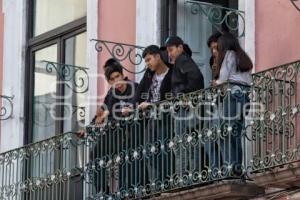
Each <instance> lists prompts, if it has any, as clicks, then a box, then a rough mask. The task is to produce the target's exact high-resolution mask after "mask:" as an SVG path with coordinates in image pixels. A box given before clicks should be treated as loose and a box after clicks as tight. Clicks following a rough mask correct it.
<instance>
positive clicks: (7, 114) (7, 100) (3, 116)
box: [0, 95, 14, 120]
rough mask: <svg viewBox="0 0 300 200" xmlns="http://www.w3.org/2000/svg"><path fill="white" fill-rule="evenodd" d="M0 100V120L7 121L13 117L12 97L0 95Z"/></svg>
mask: <svg viewBox="0 0 300 200" xmlns="http://www.w3.org/2000/svg"><path fill="white" fill-rule="evenodd" d="M0 98H1V102H2V104H1V112H0V120H7V119H9V118H11V117H12V115H13V108H14V106H13V102H12V100H13V99H14V96H11V97H10V96H5V95H0Z"/></svg>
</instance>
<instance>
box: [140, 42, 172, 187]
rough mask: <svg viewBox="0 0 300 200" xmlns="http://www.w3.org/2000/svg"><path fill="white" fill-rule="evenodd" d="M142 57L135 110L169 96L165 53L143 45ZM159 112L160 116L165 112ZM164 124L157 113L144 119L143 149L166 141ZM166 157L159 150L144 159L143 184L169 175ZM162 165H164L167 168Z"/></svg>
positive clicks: (169, 83) (162, 117) (167, 65)
mask: <svg viewBox="0 0 300 200" xmlns="http://www.w3.org/2000/svg"><path fill="white" fill-rule="evenodd" d="M142 56H143V58H144V60H145V63H146V65H147V70H146V72H145V74H144V76H143V78H142V80H141V82H140V84H139V86H138V88H137V92H136V95H135V101H134V102H135V104H136V105H137V108H138V109H141V110H145V109H148V108H149V107H151V106H158V105H157V103H158V102H160V101H164V100H166V99H168V98H170V97H171V95H170V93H171V77H172V66H171V64H170V63H168V57H167V52H166V51H161V50H160V48H159V47H158V46H156V45H150V46H148V47H147V48H145V50H144V51H143V54H142ZM161 114H162V115H164V114H165V113H161ZM167 126H169V124H168V123H167V119H166V118H165V117H164V116H160V119H158V120H156V119H155V118H154V117H153V118H150V119H149V120H147V121H146V125H145V127H143V129H144V138H145V144H143V146H144V148H146V147H147V146H149V145H155V144H156V143H158V142H159V143H160V144H161V145H165V143H166V141H167V140H168V139H170V133H168V132H167V130H169V129H168V128H167ZM162 151H163V150H162ZM163 154H165V155H166V154H167V156H165V157H163ZM170 157H171V155H170V153H167V152H161V153H160V154H157V155H152V156H149V157H148V158H146V166H145V167H146V168H147V177H148V178H147V180H146V183H147V184H150V183H155V182H157V181H161V182H163V181H164V179H165V178H167V177H169V176H170V167H169V166H170ZM163 158H164V159H163ZM163 166H168V168H166V167H163Z"/></svg>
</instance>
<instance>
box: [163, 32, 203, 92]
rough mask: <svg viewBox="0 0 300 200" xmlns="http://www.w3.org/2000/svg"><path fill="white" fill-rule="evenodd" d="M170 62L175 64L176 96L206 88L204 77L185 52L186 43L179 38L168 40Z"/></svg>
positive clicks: (173, 84) (173, 83) (174, 85)
mask: <svg viewBox="0 0 300 200" xmlns="http://www.w3.org/2000/svg"><path fill="white" fill-rule="evenodd" d="M165 45H166V47H167V51H168V55H169V57H170V61H171V63H172V64H174V68H173V75H172V92H173V94H174V95H176V96H177V95H178V94H184V93H189V92H194V91H197V90H200V89H203V88H204V79H203V75H202V73H201V71H200V69H199V67H198V66H197V64H196V63H195V62H194V60H193V59H192V58H191V57H190V56H189V55H187V53H186V52H185V51H184V45H185V44H184V42H183V40H182V39H181V38H180V37H178V36H171V37H169V38H168V39H167V40H166V44H165Z"/></svg>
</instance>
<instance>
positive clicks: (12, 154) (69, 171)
mask: <svg viewBox="0 0 300 200" xmlns="http://www.w3.org/2000/svg"><path fill="white" fill-rule="evenodd" d="M83 144H84V143H83V141H82V140H80V139H78V138H77V136H76V135H74V134H73V133H65V134H64V135H59V136H55V137H53V138H50V139H47V140H44V141H41V142H37V143H34V144H30V145H27V146H24V147H21V148H18V149H14V150H11V151H9V152H5V153H2V154H0V199H3V200H4V199H14V200H19V199H34V200H40V199H49V200H50V199H51V200H52V199H53V200H59V199H62V200H63V199H76V198H75V197H76V190H75V187H76V184H79V183H77V182H78V181H77V182H76V177H77V176H80V174H81V169H82V163H80V162H79V161H80V160H82V159H81V158H80V159H79V158H78V157H77V156H80V155H81V156H83V151H82V145H83ZM81 184H82V183H81ZM78 194H80V192H79V193H77V195H78ZM77 199H81V198H77Z"/></svg>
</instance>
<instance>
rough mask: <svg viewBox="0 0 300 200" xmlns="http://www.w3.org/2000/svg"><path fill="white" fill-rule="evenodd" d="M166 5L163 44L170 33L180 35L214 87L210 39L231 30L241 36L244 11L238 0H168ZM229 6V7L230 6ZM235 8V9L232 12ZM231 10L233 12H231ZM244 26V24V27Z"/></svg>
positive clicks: (206, 78)
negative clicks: (213, 35)
mask: <svg viewBox="0 0 300 200" xmlns="http://www.w3.org/2000/svg"><path fill="white" fill-rule="evenodd" d="M166 2H167V3H166V4H163V6H162V22H161V24H162V26H164V27H162V37H161V38H162V43H163V42H164V41H165V39H166V38H167V37H168V36H169V35H178V36H180V37H181V38H182V39H183V40H184V41H185V42H186V43H187V44H188V45H189V46H190V48H191V49H192V51H193V59H194V60H195V62H196V63H197V64H198V66H199V68H200V70H201V72H202V73H203V75H204V78H205V80H204V82H205V86H206V87H208V86H210V80H211V77H212V76H211V74H212V72H211V69H210V67H209V59H210V56H211V53H210V51H209V49H208V47H207V44H206V41H207V39H208V38H209V36H210V35H211V34H212V33H215V32H217V31H219V32H224V31H231V32H233V33H235V34H236V35H239V31H240V30H238V29H239V28H240V26H239V23H240V22H243V20H242V18H241V17H242V16H243V13H242V12H240V11H238V10H237V9H238V0H196V1H195V0H168V1H166ZM228 8H229V9H228ZM230 9H234V10H235V11H234V12H231V11H232V10H230ZM229 13H231V14H229ZM241 27H242V26H241Z"/></svg>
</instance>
